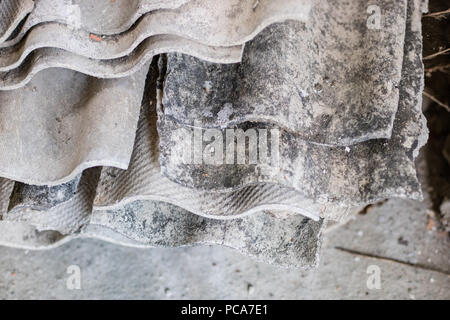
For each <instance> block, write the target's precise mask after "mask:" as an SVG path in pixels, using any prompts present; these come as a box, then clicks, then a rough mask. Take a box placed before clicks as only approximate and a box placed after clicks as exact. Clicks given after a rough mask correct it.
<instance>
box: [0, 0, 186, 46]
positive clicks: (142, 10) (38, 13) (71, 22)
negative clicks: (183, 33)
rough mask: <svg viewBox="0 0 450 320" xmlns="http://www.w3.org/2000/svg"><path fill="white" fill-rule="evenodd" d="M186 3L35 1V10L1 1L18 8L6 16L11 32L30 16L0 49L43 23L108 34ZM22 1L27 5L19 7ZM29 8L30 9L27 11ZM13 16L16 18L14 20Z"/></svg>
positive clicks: (174, 0) (182, 0)
mask: <svg viewBox="0 0 450 320" xmlns="http://www.w3.org/2000/svg"><path fill="white" fill-rule="evenodd" d="M188 1H189V0H114V1H111V0H57V1H54V0H34V2H35V5H34V8H33V6H32V5H31V6H30V4H28V3H29V2H31V3H32V1H23V0H4V1H3V2H6V5H8V3H11V4H9V6H13V5H14V6H15V7H17V6H18V4H20V5H21V6H20V7H18V8H17V9H15V12H16V14H14V13H13V12H12V11H11V10H10V12H11V13H9V12H8V11H6V14H5V19H6V20H5V25H7V26H9V29H10V30H14V29H15V27H16V26H17V24H18V23H17V22H16V23H13V21H20V20H22V19H24V18H25V16H26V15H27V14H28V13H30V14H29V15H28V16H27V17H26V19H24V20H25V21H24V22H23V26H21V27H20V28H19V30H17V32H16V33H15V34H13V35H12V36H11V38H10V39H8V41H6V42H4V43H1V42H2V41H0V47H6V46H11V45H14V44H16V43H18V42H19V41H20V40H22V38H23V37H25V35H26V33H27V32H28V31H29V30H30V29H31V28H33V27H35V26H36V25H39V24H42V23H46V22H59V23H62V24H66V25H67V26H69V27H72V28H74V29H83V30H85V31H88V32H92V33H97V34H102V35H111V34H117V33H122V32H125V31H127V30H128V29H129V28H130V27H131V26H132V25H133V24H134V23H135V22H136V21H137V20H138V19H139V18H140V17H141V16H142V15H144V14H146V13H148V12H150V11H154V10H158V9H175V8H178V7H180V6H182V5H183V4H185V3H187V2H188ZM22 2H25V3H27V5H26V6H25V5H22ZM30 7H31V8H33V10H32V11H31V10H30ZM13 17H17V18H15V19H13Z"/></svg>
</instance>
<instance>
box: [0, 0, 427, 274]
mask: <svg viewBox="0 0 450 320" xmlns="http://www.w3.org/2000/svg"><path fill="white" fill-rule="evenodd" d="M24 3H25V2H24ZM51 3H52V2H51V1H47V0H40V1H37V0H36V1H35V3H34V8H35V9H34V11H33V10H32V8H33V7H32V8H31V9H29V10H30V11H28V12H29V15H28V17H27V18H23V17H22V18H20V16H21V15H20V14H16V15H13V14H11V13H7V14H5V13H4V12H1V13H0V14H3V15H4V16H5V17H8V22H7V23H4V24H3V25H2V24H0V31H3V33H4V34H6V33H5V31H4V30H7V29H8V28H10V27H11V26H12V25H13V24H14V23H18V22H14V21H19V20H22V25H20V26H18V27H17V28H16V27H14V28H15V29H16V31H15V32H14V33H13V34H12V35H9V36H8V37H9V38H10V39H9V40H8V41H6V42H3V44H2V45H0V46H3V48H1V49H0V52H1V54H0V244H1V245H8V246H14V247H20V248H28V249H44V248H53V247H55V246H58V245H60V244H63V243H65V242H66V241H69V240H71V239H75V238H80V237H89V238H97V239H102V240H105V241H111V242H114V243H117V244H121V245H126V246H136V247H145V248H146V247H149V248H150V247H161V246H163V247H178V246H185V245H211V244H215V245H223V246H229V247H232V248H235V249H236V250H239V251H240V252H241V253H243V254H245V255H248V256H251V257H254V258H256V259H259V260H261V261H264V262H268V263H273V264H276V265H280V266H285V267H293V268H310V267H314V266H315V265H317V263H318V257H319V252H320V246H321V239H322V237H323V231H324V229H325V228H326V227H327V223H328V221H332V222H333V223H335V224H334V226H333V227H336V224H337V225H338V224H339V223H343V222H345V221H348V219H349V217H350V216H351V215H352V214H354V213H355V212H358V211H359V210H360V208H361V207H364V206H366V205H368V204H371V203H374V202H377V201H379V200H383V199H385V198H392V197H402V198H409V199H416V200H418V199H421V197H422V194H421V188H420V185H419V182H418V179H417V177H416V170H415V165H414V159H415V157H416V156H417V154H418V152H419V149H420V148H421V147H422V146H423V145H424V144H425V142H426V140H427V128H426V123H425V119H424V116H423V114H422V111H421V94H422V90H423V64H422V56H421V52H422V46H421V40H422V35H421V25H420V19H421V13H422V12H423V11H424V10H426V2H425V1H422V0H401V1H396V2H393V1H387V0H382V1H379V2H378V3H377V4H376V5H374V4H373V3H372V2H370V1H367V0H358V1H348V2H343V1H337V0H320V1H316V2H312V1H303V0H302V1H294V0H283V1H268V0H259V1H256V2H255V1H247V0H245V1H242V0H241V1H238V0H226V1H212V0H190V1H183V0H181V1H168V2H163V1H149V2H146V4H145V5H144V1H138V0H136V1H131V2H128V4H126V3H125V2H124V1H117V0H116V1H114V2H112V3H111V2H109V1H106V0H105V1H103V0H101V1H97V2H95V3H94V1H92V2H91V1H86V2H82V1H63V2H60V3H59V6H57V7H55V9H54V11H55V12H53V13H52V10H49V9H50V8H51ZM17 8H19V7H17ZM378 9H379V10H378ZM15 10H16V9H15ZM16 11H17V12H25V11H26V10H25V9H20V10H19V9H17V10H16ZM11 12H12V11H11ZM30 12H31V13H30ZM64 12H70V13H71V14H70V15H67V16H66V15H64V14H63V13H64ZM80 12H81V14H80ZM378 14H379V15H378ZM101 17H102V18H104V19H101ZM105 17H106V18H105ZM377 17H380V19H379V20H377ZM78 18H80V19H78ZM19 22H20V21H19ZM6 25H8V26H9V27H5V26H6Z"/></svg>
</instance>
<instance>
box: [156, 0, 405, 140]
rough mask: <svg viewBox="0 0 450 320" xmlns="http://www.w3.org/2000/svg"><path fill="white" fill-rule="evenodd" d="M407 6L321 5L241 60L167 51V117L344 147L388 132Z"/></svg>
mask: <svg viewBox="0 0 450 320" xmlns="http://www.w3.org/2000/svg"><path fill="white" fill-rule="evenodd" d="M406 2H407V1H406V0H403V1H395V2H392V1H390V0H384V1H378V3H377V5H378V6H379V7H381V8H383V21H382V25H381V26H380V28H379V29H369V27H368V26H367V25H366V23H367V19H368V14H367V8H368V7H369V6H370V4H371V3H372V2H371V1H368V0H367V1H366V0H365V1H348V2H343V1H338V0H335V1H328V0H327V1H317V2H315V3H314V5H313V7H312V10H311V13H310V17H309V19H308V21H307V22H305V23H302V22H298V21H290V22H286V23H283V24H276V25H272V26H270V27H268V28H267V29H266V30H264V31H263V32H261V33H260V34H259V35H258V36H257V37H256V38H255V39H253V40H252V41H250V42H249V43H248V44H247V45H246V47H245V50H244V56H243V61H242V63H241V64H234V65H220V64H211V63H207V62H203V61H200V60H198V59H195V58H193V57H188V56H185V55H181V54H170V55H169V56H168V63H167V69H168V71H167V79H166V82H165V87H164V98H163V104H164V107H165V109H164V111H165V114H166V115H167V116H170V117H172V118H174V119H175V120H177V121H179V122H181V123H183V124H187V125H193V124H194V121H197V120H200V121H202V125H203V126H204V127H205V128H225V127H230V126H232V125H236V124H240V123H243V122H248V121H251V122H264V123H271V124H276V125H278V126H280V127H282V128H284V129H287V130H289V131H291V132H293V133H295V134H297V135H299V136H300V137H301V138H303V139H304V140H307V141H311V142H315V143H318V144H326V145H340V146H348V145H352V144H355V143H358V142H362V141H366V140H371V139H379V138H386V139H389V138H390V137H391V134H392V128H393V123H394V117H395V113H396V111H397V107H398V100H399V84H400V78H401V71H402V61H403V54H404V52H403V48H404V38H405V26H406V21H405V20H406Z"/></svg>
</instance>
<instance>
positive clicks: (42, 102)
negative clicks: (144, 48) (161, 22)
mask: <svg viewBox="0 0 450 320" xmlns="http://www.w3.org/2000/svg"><path fill="white" fill-rule="evenodd" d="M147 71H148V67H145V66H144V67H143V68H142V69H141V70H140V71H139V72H136V73H135V74H134V75H132V76H130V77H127V78H121V79H113V80H103V79H96V78H92V77H89V76H86V75H83V74H81V73H78V72H74V71H70V70H66V69H47V70H45V71H42V72H40V73H39V74H38V75H36V77H34V79H33V80H32V81H31V82H30V83H29V84H28V85H26V86H25V87H23V88H22V89H18V90H14V91H2V92H0V140H1V141H2V144H1V149H2V152H0V176H2V177H4V178H8V179H11V180H16V181H20V182H23V183H27V184H34V185H58V184H61V183H65V182H68V181H70V180H72V179H73V178H74V177H75V176H77V175H78V174H79V173H80V172H82V171H83V169H85V168H88V167H93V166H99V165H110V166H117V167H119V168H123V169H126V168H127V166H128V164H129V161H130V157H131V153H132V150H133V142H134V137H135V132H136V125H137V121H138V118H139V110H140V106H141V100H142V96H143V91H144V83H145V77H146V74H147Z"/></svg>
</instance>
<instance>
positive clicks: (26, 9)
mask: <svg viewBox="0 0 450 320" xmlns="http://www.w3.org/2000/svg"><path fill="white" fill-rule="evenodd" d="M33 8H34V1H33V0H21V1H18V0H3V1H0V47H1V44H2V42H4V41H6V40H7V39H8V38H9V37H10V36H11V34H12V33H13V32H14V30H15V29H16V27H17V26H18V25H19V24H20V22H21V21H22V20H23V19H24V18H25V17H26V16H27V15H28V14H29V13H30V12H31V11H32V10H33Z"/></svg>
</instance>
